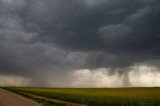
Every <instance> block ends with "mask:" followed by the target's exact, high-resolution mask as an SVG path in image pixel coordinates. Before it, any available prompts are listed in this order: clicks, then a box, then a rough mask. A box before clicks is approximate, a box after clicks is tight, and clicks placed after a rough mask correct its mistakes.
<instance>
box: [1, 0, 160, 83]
mask: <svg viewBox="0 0 160 106" xmlns="http://www.w3.org/2000/svg"><path fill="white" fill-rule="evenodd" d="M159 5H160V2H159V1H158V0H134V1H128V0H78V1H75V0H45V1H44V0H38V1H37V0H0V74H2V75H15V76H21V77H24V78H28V79H30V80H31V81H30V83H29V84H28V85H32V86H49V83H48V81H50V79H51V78H53V77H54V80H59V81H60V82H61V80H64V81H66V80H68V81H69V80H70V79H69V76H70V75H68V74H67V73H71V72H73V71H75V70H84V72H85V70H98V69H100V68H104V69H108V70H106V71H107V72H108V75H109V76H112V75H116V74H117V75H118V76H117V77H123V79H124V82H125V83H127V85H132V84H131V82H126V81H127V80H129V76H130V74H129V73H130V72H131V70H132V68H133V66H134V67H135V66H138V65H142V66H143V65H147V66H150V67H156V68H157V71H158V70H159V61H160V54H159V53H160V43H159V41H160V22H159V17H160V15H159V14H160V7H159ZM78 72H79V71H78ZM78 72H77V74H78ZM75 73H76V72H75ZM91 75H92V74H91ZM93 76H94V75H93ZM111 79H112V78H111ZM88 80H89V79H88ZM81 82H83V80H82V81H81ZM53 83H54V81H53ZM64 83H65V82H64ZM75 83H76V82H75ZM77 84H78V82H77ZM55 85H56V84H55ZM104 85H105V84H104ZM86 86H87V85H86ZM97 86H98V85H97ZM106 86H109V85H106Z"/></svg>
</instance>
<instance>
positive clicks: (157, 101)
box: [7, 88, 160, 106]
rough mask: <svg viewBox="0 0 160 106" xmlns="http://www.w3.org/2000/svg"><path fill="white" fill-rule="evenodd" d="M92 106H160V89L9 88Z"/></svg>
mask: <svg viewBox="0 0 160 106" xmlns="http://www.w3.org/2000/svg"><path fill="white" fill-rule="evenodd" d="M7 89H9V90H12V91H14V92H26V93H31V94H36V95H39V96H44V97H49V98H54V99H60V100H65V101H69V102H74V103H83V104H87V105H90V106H160V88H88V89H87V88H86V89H80V88H70V89H69V88H68V89H67V88H7Z"/></svg>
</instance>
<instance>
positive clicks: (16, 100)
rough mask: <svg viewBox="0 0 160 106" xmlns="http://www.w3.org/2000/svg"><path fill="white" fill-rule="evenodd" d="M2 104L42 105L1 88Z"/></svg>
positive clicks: (0, 102) (2, 105)
mask: <svg viewBox="0 0 160 106" xmlns="http://www.w3.org/2000/svg"><path fill="white" fill-rule="evenodd" d="M0 106H42V105H40V104H38V103H37V102H35V101H32V100H30V99H26V98H24V97H22V96H20V95H17V94H14V93H12V92H9V91H6V90H4V89H1V88H0Z"/></svg>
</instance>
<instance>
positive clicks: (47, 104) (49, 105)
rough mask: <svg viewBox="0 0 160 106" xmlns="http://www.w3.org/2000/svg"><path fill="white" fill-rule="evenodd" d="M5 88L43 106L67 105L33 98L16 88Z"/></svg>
mask: <svg viewBox="0 0 160 106" xmlns="http://www.w3.org/2000/svg"><path fill="white" fill-rule="evenodd" d="M4 89H6V90H9V91H12V92H14V93H16V94H19V95H21V96H23V97H25V98H28V99H32V100H34V101H36V102H38V103H40V104H42V105H43V106H67V105H65V104H62V103H54V102H50V101H46V100H43V99H39V98H34V97H32V96H29V95H26V94H23V93H20V92H19V91H17V90H14V89H10V88H4Z"/></svg>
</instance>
